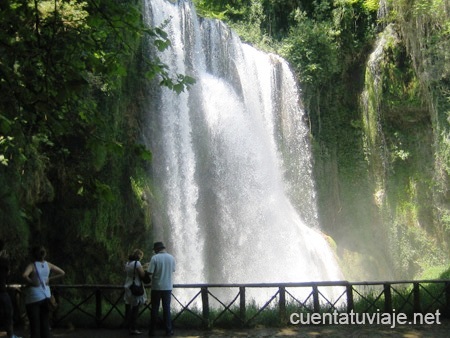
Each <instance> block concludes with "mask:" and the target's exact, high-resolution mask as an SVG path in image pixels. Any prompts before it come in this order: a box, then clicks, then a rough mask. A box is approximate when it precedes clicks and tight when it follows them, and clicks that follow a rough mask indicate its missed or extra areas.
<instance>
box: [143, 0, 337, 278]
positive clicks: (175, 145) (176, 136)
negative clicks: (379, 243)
mask: <svg viewBox="0 0 450 338" xmlns="http://www.w3.org/2000/svg"><path fill="white" fill-rule="evenodd" d="M145 16H146V18H145V19H146V20H147V22H148V23H149V24H150V25H152V26H154V27H159V26H162V25H163V26H164V30H165V31H166V32H167V33H168V34H169V39H170V41H171V46H170V47H169V48H168V49H167V50H165V51H164V52H160V53H159V54H158V56H159V58H160V59H161V60H162V61H163V62H164V63H165V64H167V65H168V66H169V68H170V70H171V71H173V72H174V76H175V74H186V75H189V76H191V77H193V78H195V79H196V83H195V85H193V86H192V87H191V89H190V90H188V91H184V92H182V93H181V94H176V93H175V92H173V91H171V90H169V89H167V88H161V87H159V86H156V87H157V88H156V89H155V90H154V91H153V92H152V93H151V97H150V100H149V121H148V126H147V127H146V131H145V134H146V135H145V137H146V139H148V146H149V148H150V149H151V150H152V152H153V163H152V173H151V175H152V179H153V183H154V195H155V203H154V210H152V212H153V214H154V215H155V216H154V217H155V218H154V234H153V237H154V238H155V240H163V241H165V242H166V243H167V246H168V249H169V250H170V252H172V253H173V254H174V256H175V258H176V259H177V272H176V274H175V283H250V282H257V283H265V282H301V281H320V280H340V279H342V275H341V273H340V269H339V267H338V264H337V263H336V260H335V257H334V253H333V252H332V250H331V249H330V246H329V244H328V242H327V240H326V239H325V237H324V236H323V234H321V233H320V231H319V230H318V218H317V209H316V200H315V191H314V182H313V180H312V172H311V155H310V149H309V143H308V129H307V126H306V123H305V121H304V112H303V110H302V109H301V106H300V104H299V90H298V88H297V86H296V81H295V78H294V76H293V74H292V72H291V71H290V69H289V66H288V64H287V63H286V62H285V61H284V60H283V59H282V58H280V57H279V56H276V55H273V54H266V53H263V52H261V51H258V50H257V49H255V48H253V47H251V46H249V45H247V44H243V43H242V42H241V41H240V39H239V37H238V36H237V35H236V34H235V33H234V32H233V31H232V30H230V29H229V28H228V27H227V26H226V25H224V24H223V23H222V22H220V21H218V20H209V19H201V18H199V17H197V15H196V13H195V9H194V7H193V5H192V4H191V2H189V1H183V0H180V1H175V2H170V1H166V0H147V1H146V2H145Z"/></svg>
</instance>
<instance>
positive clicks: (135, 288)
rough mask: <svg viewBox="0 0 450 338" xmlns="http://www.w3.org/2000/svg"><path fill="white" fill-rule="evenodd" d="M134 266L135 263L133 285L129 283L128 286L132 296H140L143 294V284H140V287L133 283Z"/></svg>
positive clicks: (134, 270)
mask: <svg viewBox="0 0 450 338" xmlns="http://www.w3.org/2000/svg"><path fill="white" fill-rule="evenodd" d="M136 264H137V261H135V262H134V269H133V283H131V285H130V291H131V294H132V295H133V296H142V295H143V294H144V284H142V283H141V285H137V284H136V283H135V282H134V281H135V279H136Z"/></svg>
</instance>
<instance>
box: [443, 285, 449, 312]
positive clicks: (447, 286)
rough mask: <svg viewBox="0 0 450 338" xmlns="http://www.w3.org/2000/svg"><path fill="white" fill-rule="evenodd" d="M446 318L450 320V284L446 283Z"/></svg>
mask: <svg viewBox="0 0 450 338" xmlns="http://www.w3.org/2000/svg"><path fill="white" fill-rule="evenodd" d="M443 316H444V318H450V282H445V309H444V313H443Z"/></svg>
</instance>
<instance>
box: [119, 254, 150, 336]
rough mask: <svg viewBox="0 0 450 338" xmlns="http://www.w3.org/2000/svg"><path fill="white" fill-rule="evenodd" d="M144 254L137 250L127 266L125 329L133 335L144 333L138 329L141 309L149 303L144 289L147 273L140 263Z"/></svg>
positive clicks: (130, 257)
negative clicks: (137, 324)
mask: <svg viewBox="0 0 450 338" xmlns="http://www.w3.org/2000/svg"><path fill="white" fill-rule="evenodd" d="M142 257H144V253H143V252H142V250H140V249H135V250H134V251H133V253H132V254H131V255H130V256H129V259H128V262H127V263H126V264H125V274H126V278H125V284H124V289H125V294H124V302H125V324H124V326H125V327H128V329H129V331H130V334H131V335H139V334H141V333H142V332H141V331H139V330H138V329H137V327H136V320H137V316H138V314H139V307H140V305H141V304H145V302H146V301H147V293H146V291H145V288H144V282H143V279H144V276H145V271H144V268H143V266H142V264H141V262H140V260H141V259H142Z"/></svg>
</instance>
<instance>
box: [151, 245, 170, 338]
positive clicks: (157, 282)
mask: <svg viewBox="0 0 450 338" xmlns="http://www.w3.org/2000/svg"><path fill="white" fill-rule="evenodd" d="M165 249H166V247H165V246H164V244H163V243H162V242H156V243H154V245H153V251H154V252H155V255H154V256H153V257H152V258H151V260H150V265H149V267H148V272H149V273H150V276H151V279H152V291H151V304H152V310H151V319H150V330H149V333H148V335H149V336H153V335H154V334H155V329H156V323H157V319H158V312H159V304H160V302H161V301H162V308H163V319H164V327H165V330H166V335H167V336H172V335H173V327H172V319H171V316H170V301H171V298H172V289H173V273H174V272H175V258H174V257H173V256H172V255H171V254H169V253H167V252H166V250H165Z"/></svg>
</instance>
